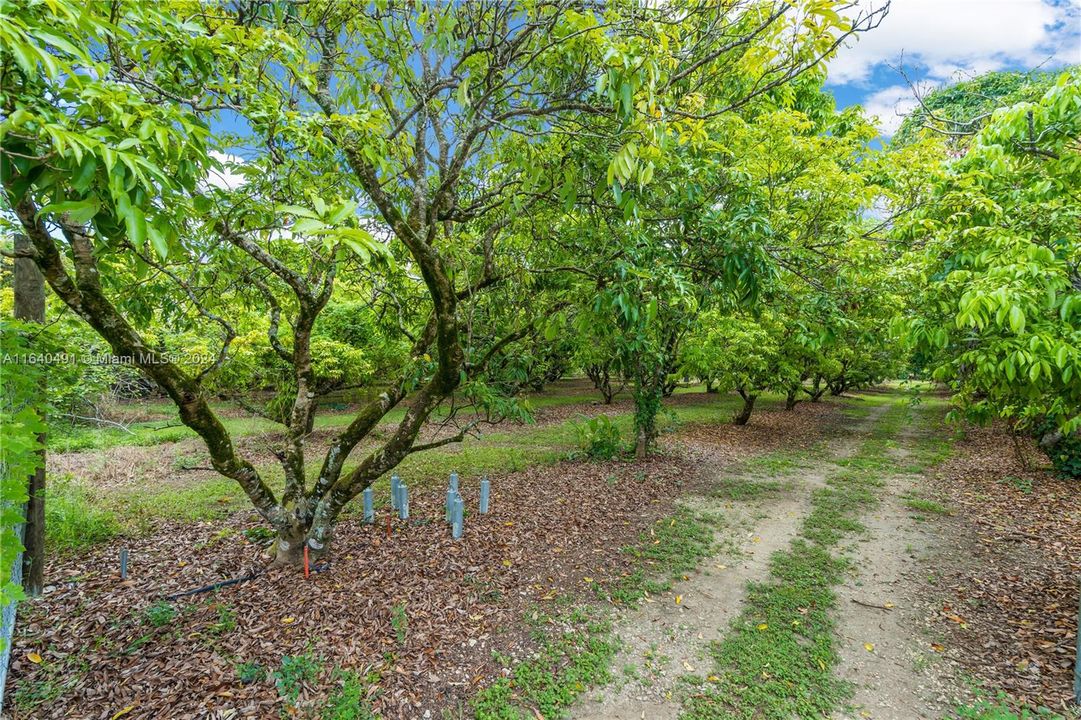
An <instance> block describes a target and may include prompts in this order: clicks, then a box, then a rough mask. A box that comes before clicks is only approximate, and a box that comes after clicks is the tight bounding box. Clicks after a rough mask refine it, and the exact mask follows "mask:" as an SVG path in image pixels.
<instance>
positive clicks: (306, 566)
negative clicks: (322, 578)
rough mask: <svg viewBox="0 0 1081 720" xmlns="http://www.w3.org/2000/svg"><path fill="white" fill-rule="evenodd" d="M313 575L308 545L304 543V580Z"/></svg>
mask: <svg viewBox="0 0 1081 720" xmlns="http://www.w3.org/2000/svg"><path fill="white" fill-rule="evenodd" d="M310 574H311V568H310V566H309V565H308V543H304V578H305V579H307V577H308V576H309V575H310Z"/></svg>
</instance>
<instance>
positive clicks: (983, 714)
mask: <svg viewBox="0 0 1081 720" xmlns="http://www.w3.org/2000/svg"><path fill="white" fill-rule="evenodd" d="M949 717H950V718H951V720H952V719H956V720H1044V719H1046V720H1065V716H1063V715H1060V714H1059V713H1056V712H1054V711H1052V710H1050V709H1048V708H1045V707H1041V708H1036V709H1029V708H1021V709H1019V710H1018V709H1014V708H1012V707H1010V705H1009V704H1008V703H1007V702H1006V696H1005V694H1000V695H999V697H998V700H997V701H994V702H992V701H990V700H979V701H978V702H976V703H975V704H972V705H963V706H960V707H958V708H956V709H955V710H954V711H953V712H952V713H950V715H949Z"/></svg>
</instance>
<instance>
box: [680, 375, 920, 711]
mask: <svg viewBox="0 0 1081 720" xmlns="http://www.w3.org/2000/svg"><path fill="white" fill-rule="evenodd" d="M867 401H868V405H867V406H874V405H880V404H881V405H886V406H887V407H886V409H885V411H884V412H883V415H882V416H881V417H879V418H878V420H877V422H876V423H875V426H874V427H873V429H872V431H871V433H870V435H869V436H868V437H867V438H866V439H865V440H864V441H863V442H862V443H861V444H860V447H859V449H858V450H857V452H856V453H855V454H854V455H853V456H852V457H851V458H848V459H847V461H846V462H844V463H843V464H841V463H838V464H839V465H840V467H839V469H838V470H837V471H836V472H834V473H832V474H831V475H830V477H829V478H828V479H827V484H826V487H824V488H821V489H819V490H817V491H815V493H814V494H813V495H812V499H811V512H810V513H809V514H808V516H807V517H806V519H805V520H804V522H803V525H802V527H801V530H800V537H798V538H797V539H796V540H794V541H793V542H792V544H791V545H790V547H789V548H787V549H786V550H783V551H780V552H778V553H775V554H774V556H773V557H772V558H771V561H770V576H769V579H768V580H767V581H765V582H761V583H751V584H750V585H749V586H748V594H747V601H746V603H745V606H744V610H743V612H742V613H741V614H740V616H739V617H738V618H737V619H736V620H735V621H734V622H733V624H732V626H731V627H730V629H729V632H728V633H727V635H726V636H725V638H724V640H722V641H721V642H719V643H715V644H714V645H713V647H712V649H711V655H712V658H713V662H714V670H713V674H712V675H710V676H709V678H708V679H707V680H706V681H704V682H702V683H701V685H700V689H699V692H695V693H692V694H691V695H690V696H689V697H688V699H687V701H686V703H685V705H684V717H685V718H687V719H688V720H706V719H707V718H733V719H737V718H743V719H746V720H791V719H792V718H818V717H827V716H829V715H830V714H831V713H833V712H834V711H835V710H836V709H837V708H838V707H840V706H841V704H842V703H844V701H845V700H846V698H847V697H848V695H849V692H850V688H849V687H848V686H847V685H846V684H845V683H844V682H842V681H841V680H839V679H838V678H836V677H835V675H834V672H833V670H834V667H835V666H836V664H837V662H838V660H839V656H838V653H837V646H836V632H835V621H834V619H833V617H832V612H831V611H832V610H833V608H834V606H835V605H836V596H835V594H834V591H833V588H834V586H836V585H837V584H839V583H840V582H841V581H842V580H843V578H844V574H845V572H846V570H847V569H848V566H849V564H848V561H847V559H846V558H845V557H843V556H840V555H835V554H834V552H833V549H834V548H836V547H837V546H838V545H839V543H840V542H841V540H843V539H844V538H845V537H847V536H849V535H851V534H854V533H859V532H861V531H862V530H863V525H862V524H861V523H860V521H859V518H860V516H861V515H862V514H864V513H865V512H867V511H868V510H870V509H872V508H874V507H875V506H876V505H877V503H878V497H877V490H878V489H879V488H880V487H881V486H882V484H883V481H882V479H881V478H882V476H883V475H884V474H886V473H888V472H890V471H891V468H892V466H893V461H892V460H891V459H890V457H889V450H890V449H891V447H893V445H894V444H893V441H892V438H893V437H894V436H895V435H896V434H897V433H898V432H899V430H900V429H901V427H902V425H903V424H904V423H905V421H906V420H907V419H908V409H907V407H906V406H904V405H903V404H901V403H899V402H896V401H894V400H892V399H891V398H888V397H887V398H885V399H883V398H882V397H881V396H875V397H868V398H867Z"/></svg>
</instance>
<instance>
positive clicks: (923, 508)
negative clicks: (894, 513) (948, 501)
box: [905, 497, 950, 515]
mask: <svg viewBox="0 0 1081 720" xmlns="http://www.w3.org/2000/svg"><path fill="white" fill-rule="evenodd" d="M905 507H907V508H908V509H909V510H915V511H916V512H921V513H930V514H932V515H949V514H950V509H949V508H948V507H946V506H945V505H943V504H942V503H940V502H936V501H934V500H927V499H926V498H919V497H910V498H908V499H906V500H905Z"/></svg>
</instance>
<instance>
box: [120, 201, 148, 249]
mask: <svg viewBox="0 0 1081 720" xmlns="http://www.w3.org/2000/svg"><path fill="white" fill-rule="evenodd" d="M124 228H125V229H126V230H127V234H128V241H129V242H131V244H132V245H134V246H135V247H136V248H139V249H142V247H143V244H144V243H146V215H144V214H143V211H142V209H141V208H138V207H135V206H132V207H131V209H129V210H128V212H127V213H125V214H124Z"/></svg>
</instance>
